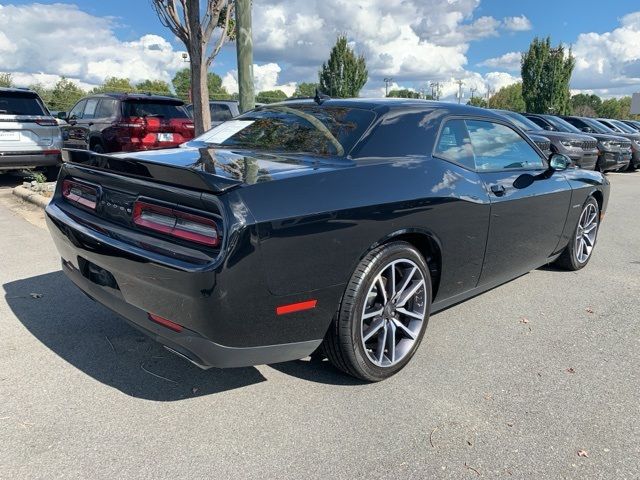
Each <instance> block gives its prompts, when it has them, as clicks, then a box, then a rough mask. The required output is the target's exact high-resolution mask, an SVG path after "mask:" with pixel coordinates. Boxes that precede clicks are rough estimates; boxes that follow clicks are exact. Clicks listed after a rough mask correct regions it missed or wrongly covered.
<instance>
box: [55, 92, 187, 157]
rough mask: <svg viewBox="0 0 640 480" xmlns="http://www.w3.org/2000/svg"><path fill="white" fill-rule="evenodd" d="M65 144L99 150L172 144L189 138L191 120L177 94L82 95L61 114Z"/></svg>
mask: <svg viewBox="0 0 640 480" xmlns="http://www.w3.org/2000/svg"><path fill="white" fill-rule="evenodd" d="M63 116H64V120H66V121H67V124H68V125H64V126H62V133H63V139H64V147H65V148H81V149H89V150H93V151H94V152H98V153H107V152H131V151H138V150H154V149H159V148H172V147H176V146H178V145H180V144H181V143H184V142H186V141H188V140H191V139H192V138H193V136H194V127H193V121H192V120H191V118H189V115H188V114H187V111H186V109H185V108H184V102H183V101H182V100H179V99H177V98H171V97H163V96H159V95H147V94H137V93H136V94H134V93H103V94H98V95H92V96H90V97H87V98H83V99H82V100H80V101H79V102H78V103H76V105H75V106H74V107H73V108H72V109H71V111H70V112H69V113H68V114H67V115H63Z"/></svg>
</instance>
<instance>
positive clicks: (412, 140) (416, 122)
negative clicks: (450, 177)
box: [357, 112, 433, 157]
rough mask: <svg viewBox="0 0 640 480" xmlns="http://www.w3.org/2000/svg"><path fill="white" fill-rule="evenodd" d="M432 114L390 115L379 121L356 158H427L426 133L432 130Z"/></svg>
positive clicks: (427, 144)
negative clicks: (424, 156)
mask: <svg viewBox="0 0 640 480" xmlns="http://www.w3.org/2000/svg"><path fill="white" fill-rule="evenodd" d="M430 113H431V112H411V113H407V112H389V113H388V114H387V115H385V117H384V118H383V119H382V121H381V122H380V124H379V125H378V126H377V127H376V129H375V131H374V132H373V133H372V134H371V135H369V137H368V138H367V142H366V143H365V144H364V145H363V147H362V148H361V149H360V151H359V152H358V154H357V156H358V157H405V156H419V155H426V154H427V153H428V151H429V148H430V147H429V143H428V139H429V135H428V132H427V130H428V129H430V128H431V127H432V126H433V122H432V121H430V118H429V115H430Z"/></svg>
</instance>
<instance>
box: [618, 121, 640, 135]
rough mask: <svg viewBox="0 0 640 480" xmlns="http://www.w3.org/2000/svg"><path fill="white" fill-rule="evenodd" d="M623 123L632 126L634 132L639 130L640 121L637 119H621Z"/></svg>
mask: <svg viewBox="0 0 640 480" xmlns="http://www.w3.org/2000/svg"><path fill="white" fill-rule="evenodd" d="M622 121H623V122H624V123H625V125H628V126H629V127H631V128H633V129H634V130H635V131H636V132H640V122H639V121H637V120H622Z"/></svg>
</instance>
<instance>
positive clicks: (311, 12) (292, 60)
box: [0, 0, 640, 96]
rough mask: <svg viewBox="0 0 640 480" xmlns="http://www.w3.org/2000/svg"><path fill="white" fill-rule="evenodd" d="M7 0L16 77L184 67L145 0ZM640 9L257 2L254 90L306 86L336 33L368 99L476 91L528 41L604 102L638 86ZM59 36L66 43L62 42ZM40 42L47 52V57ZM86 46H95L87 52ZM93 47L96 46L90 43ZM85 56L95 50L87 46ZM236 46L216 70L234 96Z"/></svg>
mask: <svg viewBox="0 0 640 480" xmlns="http://www.w3.org/2000/svg"><path fill="white" fill-rule="evenodd" d="M38 3H39V5H38V4H35V2H32V1H27V0H9V1H3V2H2V3H1V4H0V70H1V69H7V70H8V71H11V72H12V73H14V78H16V79H17V80H21V81H23V82H29V81H39V82H41V83H45V84H46V83H51V82H53V81H54V79H55V78H56V77H57V76H58V75H66V76H68V77H70V78H73V79H74V80H76V81H78V82H80V83H81V84H83V85H93V84H97V83H100V81H101V79H103V78H104V77H105V76H109V75H118V76H130V77H132V78H133V79H137V78H146V77H154V78H162V79H165V80H168V79H170V78H171V77H172V75H173V74H174V73H175V70H176V69H178V68H181V67H182V66H184V63H182V61H181V57H180V54H181V52H182V50H183V49H184V48H183V46H182V45H181V44H180V42H179V41H178V40H177V39H175V38H173V36H172V35H171V33H170V32H169V31H168V30H167V29H166V28H164V27H163V26H162V25H161V24H160V22H159V21H158V19H157V17H156V15H155V13H154V11H153V9H152V7H151V5H150V1H148V0H128V1H125V0H109V1H103V0H82V1H77V0H76V1H66V2H65V1H58V2H54V1H46V0H40V2H38ZM635 12H640V3H638V2H637V1H630V0H611V1H609V2H607V3H606V8H605V7H603V3H602V2H598V3H596V2H592V1H576V0H561V1H559V0H555V1H551V0H536V1H533V0H520V1H517V2H514V1H511V2H507V1H498V0H482V1H480V0H449V1H446V2H445V1H443V0H414V1H412V0H404V1H403V0H368V1H367V0H353V1H348V0H254V45H255V48H256V50H255V58H254V60H255V63H256V84H257V88H258V89H270V88H276V87H277V88H282V89H283V90H285V91H287V92H288V93H289V92H290V91H291V90H292V89H293V88H295V84H296V82H300V81H313V80H314V79H315V76H316V72H317V69H318V67H319V65H320V63H321V62H322V60H323V59H324V58H326V57H327V55H328V52H329V49H330V47H331V45H332V43H333V42H334V41H335V36H336V35H337V34H338V33H346V35H347V36H348V38H349V40H350V41H351V42H352V43H353V46H354V48H355V49H356V50H357V51H358V52H360V53H363V54H364V55H365V57H366V58H367V61H368V65H369V77H370V80H369V82H368V84H367V85H366V87H365V89H364V92H363V93H364V94H367V95H380V94H381V93H382V90H383V89H382V87H383V82H382V78H383V77H385V76H391V77H393V78H394V86H395V87H408V88H414V89H419V88H423V87H424V86H425V85H426V84H427V83H428V82H430V81H435V80H437V81H442V82H443V83H444V84H445V85H447V86H446V87H445V92H444V94H445V96H448V95H452V94H453V92H454V91H455V87H454V83H453V81H454V80H455V79H458V78H460V79H463V81H465V85H467V88H469V87H472V86H473V87H475V88H476V89H477V91H478V92H482V91H486V89H487V88H494V89H495V88H499V87H501V86H504V85H507V84H509V83H513V82H515V81H517V80H518V75H519V72H518V71H517V58H518V55H519V52H521V51H522V50H524V49H526V48H527V46H528V44H529V42H530V41H531V39H532V38H533V37H534V36H547V35H551V37H552V40H553V41H554V42H563V43H565V44H569V45H572V46H573V47H574V52H575V53H576V57H577V58H578V66H577V68H576V72H575V74H574V81H573V85H572V87H573V88H574V89H575V90H576V91H594V92H596V93H599V94H602V95H621V94H628V93H630V92H631V91H637V90H640V85H639V84H638V83H639V78H636V77H640V13H637V14H636V15H634V13H635ZM65 40H66V41H65ZM45 45H46V51H47V55H46V56H45V55H44V54H43V53H42V52H40V51H38V50H43V49H44V48H45ZM87 47H93V48H87ZM96 47H97V48H96ZM92 50H93V51H92ZM234 69H235V48H234V46H233V45H228V46H226V47H225V48H224V49H223V50H222V52H221V54H220V55H219V57H218V58H217V59H216V61H215V64H214V67H213V70H214V71H215V72H216V73H218V74H219V75H221V76H222V77H223V78H224V79H225V85H226V86H227V87H228V88H229V89H230V90H233V89H234V88H236V87H235V85H234V82H235V80H234Z"/></svg>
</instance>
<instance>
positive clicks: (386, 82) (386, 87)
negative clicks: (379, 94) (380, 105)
mask: <svg viewBox="0 0 640 480" xmlns="http://www.w3.org/2000/svg"><path fill="white" fill-rule="evenodd" d="M391 82H393V78H391V77H385V78H384V96H385V97H388V96H389V84H390V83H391Z"/></svg>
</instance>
